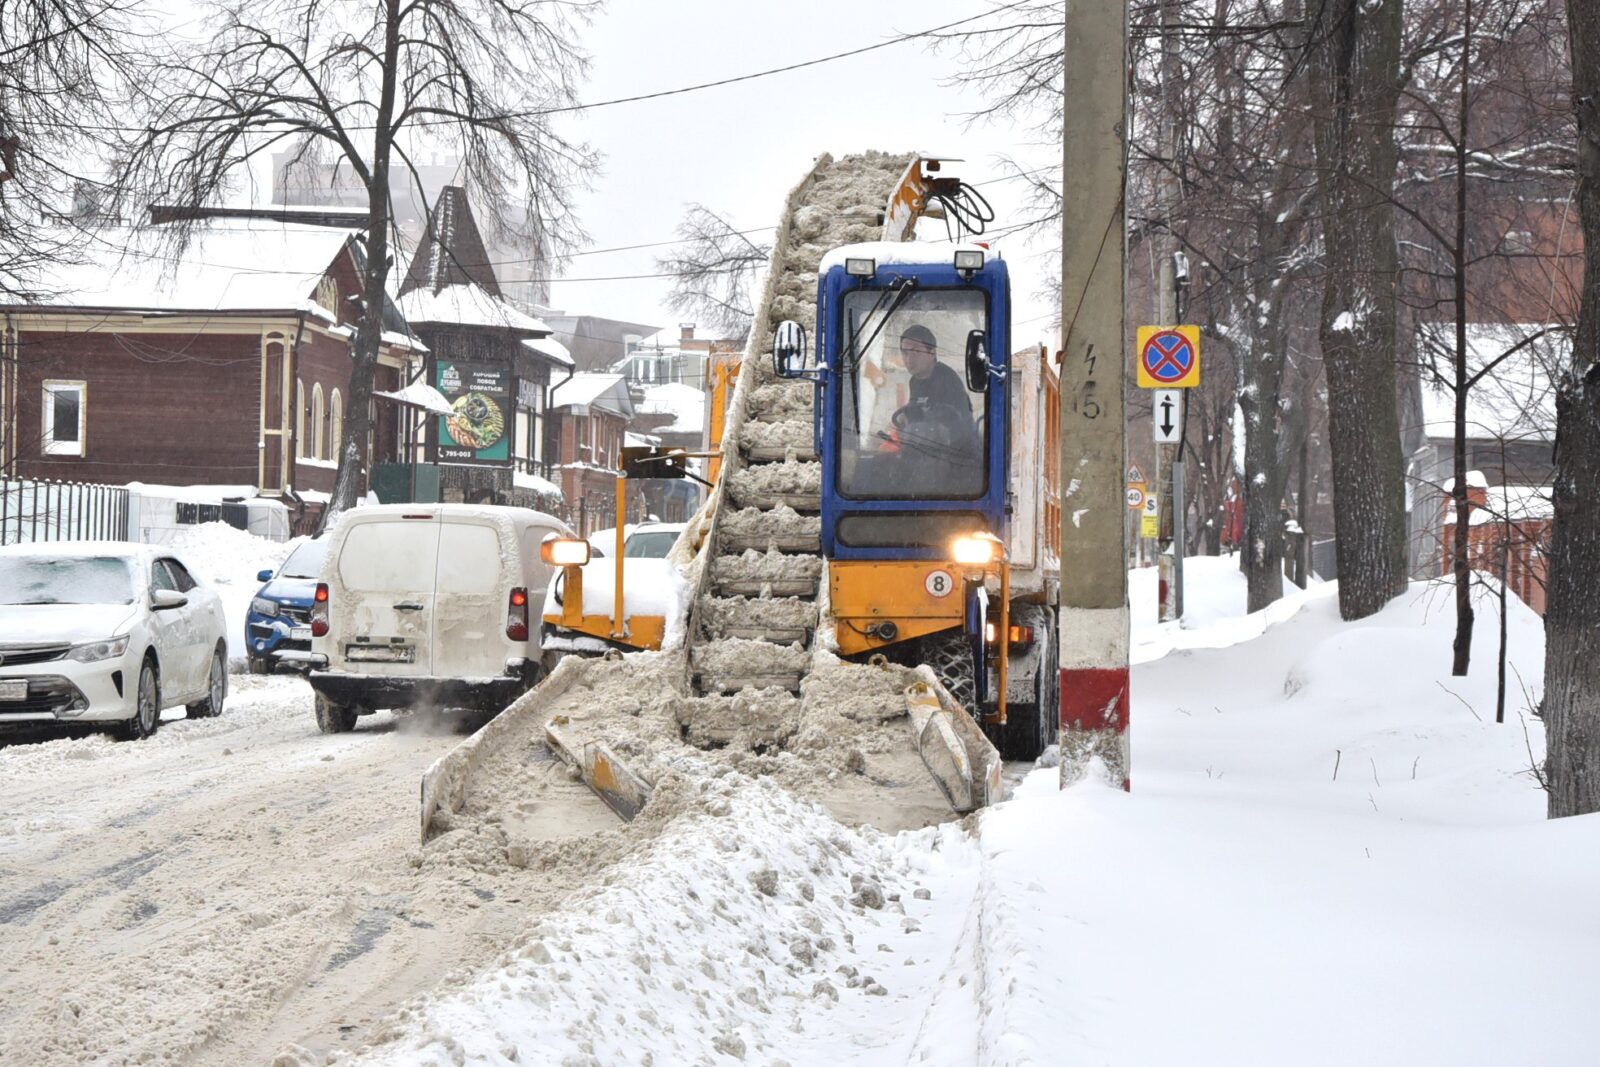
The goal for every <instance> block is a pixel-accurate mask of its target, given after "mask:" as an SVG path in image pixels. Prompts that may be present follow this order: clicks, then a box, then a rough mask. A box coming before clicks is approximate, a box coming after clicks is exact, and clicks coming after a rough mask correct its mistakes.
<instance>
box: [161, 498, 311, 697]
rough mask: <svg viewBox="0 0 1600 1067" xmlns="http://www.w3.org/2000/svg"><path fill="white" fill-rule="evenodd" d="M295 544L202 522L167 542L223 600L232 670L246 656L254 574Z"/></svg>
mask: <svg viewBox="0 0 1600 1067" xmlns="http://www.w3.org/2000/svg"><path fill="white" fill-rule="evenodd" d="M300 540H302V539H296V540H294V541H287V542H283V541H268V540H266V539H265V538H262V537H256V536H254V535H252V534H248V533H246V532H245V531H243V530H240V529H237V528H236V527H233V526H229V525H228V524H227V523H225V522H207V523H202V524H200V525H199V526H195V527H192V528H190V529H187V530H185V531H184V532H183V533H181V534H179V535H178V536H177V537H176V538H175V539H174V540H173V542H172V546H171V547H172V551H173V553H174V554H176V555H177V557H178V558H179V559H181V560H183V561H184V562H185V563H187V564H188V565H189V568H190V570H191V571H192V572H193V574H194V576H195V577H196V578H199V579H200V580H201V581H203V582H205V583H206V584H207V585H209V586H211V588H212V589H215V590H216V592H217V595H218V596H219V597H221V598H222V611H223V614H224V615H225V616H226V617H227V620H228V656H229V658H230V659H233V660H238V661H240V662H238V663H235V664H234V667H235V668H236V669H238V668H240V667H242V665H243V660H244V655H245V650H244V617H245V615H246V613H247V612H249V610H250V600H251V598H253V597H254V596H255V595H256V590H258V589H260V588H261V582H260V581H258V580H257V578H256V574H257V573H258V572H260V571H275V570H277V569H278V567H279V566H280V565H281V564H282V563H283V561H284V560H285V559H287V558H288V557H289V553H290V552H292V551H293V550H294V548H295V547H296V546H297V545H299V544H300Z"/></svg>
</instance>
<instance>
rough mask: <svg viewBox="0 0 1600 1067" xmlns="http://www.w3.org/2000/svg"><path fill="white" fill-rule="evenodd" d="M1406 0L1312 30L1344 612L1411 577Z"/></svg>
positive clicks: (1356, 2) (1354, 612)
mask: <svg viewBox="0 0 1600 1067" xmlns="http://www.w3.org/2000/svg"><path fill="white" fill-rule="evenodd" d="M1400 30H1401V0H1376V2H1373V0H1328V2H1327V3H1326V4H1323V5H1322V6H1321V7H1320V8H1319V9H1318V16H1317V18H1316V20H1315V23H1314V24H1313V25H1312V26H1311V27H1310V32H1311V34H1312V37H1311V40H1312V45H1311V49H1310V53H1311V59H1312V78H1311V81H1312V97H1313V101H1314V105H1315V123H1316V150H1317V164H1318V170H1319V178H1320V184H1321V186H1322V191H1323V211H1322V219H1323V248H1324V251H1325V254H1326V258H1327V270H1328V276H1327V282H1326V287H1325V289H1324V291H1323V299H1322V322H1321V327H1320V331H1319V333H1320V336H1321V340H1322V354H1323V361H1324V366H1325V368H1326V373H1327V380H1328V439H1329V440H1328V443H1329V448H1330V450H1331V453H1332V459H1333V499H1334V533H1335V536H1336V537H1337V539H1338V547H1337V551H1338V561H1339V613H1340V615H1342V616H1343V617H1344V618H1346V619H1360V618H1365V617H1366V616H1368V615H1371V614H1373V613H1375V612H1377V611H1378V610H1379V609H1380V608H1382V607H1383V606H1384V605H1385V604H1386V603H1388V602H1389V601H1390V600H1391V599H1392V598H1393V597H1395V596H1397V595H1398V594H1399V593H1400V592H1401V591H1402V590H1403V589H1404V588H1405V585H1406V566H1405V563H1406V515H1405V466H1404V463H1403V460H1402V458H1401V452H1400V420H1399V414H1398V412H1397V410H1396V404H1395V362H1396V346H1395V332H1396V284H1397V253H1396V249H1395V236H1394V208H1393V205H1392V201H1393V193H1394V177H1395V165H1396V159H1397V154H1396V150H1395V141H1394V119H1395V104H1396V101H1397V99H1398V96H1399V55H1400Z"/></svg>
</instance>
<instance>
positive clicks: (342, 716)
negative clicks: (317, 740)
mask: <svg viewBox="0 0 1600 1067" xmlns="http://www.w3.org/2000/svg"><path fill="white" fill-rule="evenodd" d="M316 711H317V729H319V730H321V731H322V732H323V733H325V734H347V733H349V732H350V731H351V730H354V729H355V728H356V709H355V708H352V707H350V706H348V705H346V704H335V703H334V702H333V701H331V700H329V699H328V698H327V697H325V696H323V695H322V694H321V693H318V694H317V701H316Z"/></svg>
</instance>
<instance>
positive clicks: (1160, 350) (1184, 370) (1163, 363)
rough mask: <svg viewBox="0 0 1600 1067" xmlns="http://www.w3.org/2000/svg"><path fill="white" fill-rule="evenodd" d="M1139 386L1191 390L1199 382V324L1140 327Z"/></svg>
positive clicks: (1143, 387)
mask: <svg viewBox="0 0 1600 1067" xmlns="http://www.w3.org/2000/svg"><path fill="white" fill-rule="evenodd" d="M1138 337H1139V358H1138V360H1137V361H1136V362H1137V371H1138V380H1139V388H1141V389H1191V388H1193V387H1194V386H1197V385H1199V384H1200V327H1198V326H1141V327H1139V334H1138Z"/></svg>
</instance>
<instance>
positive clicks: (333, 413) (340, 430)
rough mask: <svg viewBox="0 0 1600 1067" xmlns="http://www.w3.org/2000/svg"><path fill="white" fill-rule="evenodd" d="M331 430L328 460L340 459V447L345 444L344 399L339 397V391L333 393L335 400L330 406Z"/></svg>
mask: <svg viewBox="0 0 1600 1067" xmlns="http://www.w3.org/2000/svg"><path fill="white" fill-rule="evenodd" d="M328 414H329V419H328V421H329V424H330V429H329V433H328V458H329V459H338V458H339V446H340V445H342V444H343V443H344V397H342V396H340V395H339V390H337V389H335V390H334V391H333V400H332V402H330V403H329V405H328Z"/></svg>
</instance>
